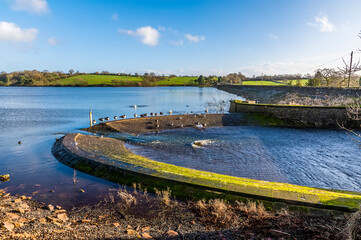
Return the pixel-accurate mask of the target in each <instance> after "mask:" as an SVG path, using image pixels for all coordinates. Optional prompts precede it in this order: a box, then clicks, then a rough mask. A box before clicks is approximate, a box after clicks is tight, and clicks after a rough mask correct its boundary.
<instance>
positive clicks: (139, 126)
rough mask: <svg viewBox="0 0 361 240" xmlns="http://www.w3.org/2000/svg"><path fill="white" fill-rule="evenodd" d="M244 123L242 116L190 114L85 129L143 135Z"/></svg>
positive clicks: (123, 121) (141, 119) (112, 123)
mask: <svg viewBox="0 0 361 240" xmlns="http://www.w3.org/2000/svg"><path fill="white" fill-rule="evenodd" d="M241 123H244V117H243V115H242V114H188V115H168V116H157V117H140V118H130V119H124V120H117V121H109V122H105V123H100V124H97V125H94V126H92V127H89V128H86V129H84V130H85V131H88V132H125V133H129V134H141V133H148V132H156V131H162V130H168V129H177V128H185V127H197V126H198V127H199V128H202V127H221V126H235V125H239V124H241Z"/></svg>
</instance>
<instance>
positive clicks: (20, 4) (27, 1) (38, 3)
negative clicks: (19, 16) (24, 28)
mask: <svg viewBox="0 0 361 240" xmlns="http://www.w3.org/2000/svg"><path fill="white" fill-rule="evenodd" d="M13 2H14V3H13V7H12V8H13V9H14V10H16V11H26V12H29V13H36V14H41V13H46V12H49V11H50V8H49V4H48V2H47V1H46V0H13Z"/></svg>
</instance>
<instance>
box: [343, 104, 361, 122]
mask: <svg viewBox="0 0 361 240" xmlns="http://www.w3.org/2000/svg"><path fill="white" fill-rule="evenodd" d="M346 109H347V115H348V117H349V118H350V119H352V120H355V121H359V120H361V103H357V102H355V103H354V104H351V105H350V106H348V107H347V108H346Z"/></svg>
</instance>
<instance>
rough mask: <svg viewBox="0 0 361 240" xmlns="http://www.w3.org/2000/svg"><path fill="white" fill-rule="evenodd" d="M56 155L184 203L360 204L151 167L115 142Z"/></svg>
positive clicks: (86, 139)
mask: <svg viewBox="0 0 361 240" xmlns="http://www.w3.org/2000/svg"><path fill="white" fill-rule="evenodd" d="M52 152H53V154H54V155H55V156H56V157H57V159H58V160H59V161H61V162H63V163H64V164H66V165H69V166H71V167H74V168H76V169H78V170H81V171H83V172H86V173H89V174H93V175H95V176H98V177H102V178H104V179H107V180H111V181H114V182H118V183H127V184H132V183H142V185H144V186H146V187H157V188H166V187H170V188H171V189H172V191H173V193H174V194H175V195H176V196H179V197H181V198H189V197H191V198H193V199H200V198H209V197H222V198H226V199H231V200H232V199H233V200H235V199H238V200H246V199H248V198H252V199H258V200H261V201H262V202H264V203H265V205H266V206H267V207H269V208H273V209H276V208H279V207H280V206H281V207H286V208H287V207H288V208H292V209H298V210H300V209H301V210H305V211H309V209H313V208H317V209H323V210H325V209H327V211H354V210H357V209H358V208H359V205H360V203H361V195H360V194H358V193H353V192H346V191H336V190H326V189H317V188H311V187H303V186H297V185H292V184H287V183H277V182H267V181H260V180H253V179H247V178H240V177H233V176H227V175H222V174H216V173H211V172H205V171H199V170H195V169H189V168H184V167H179V166H175V165H171V164H166V163H161V162H157V161H153V160H151V159H148V158H145V157H142V156H139V155H136V154H133V153H132V152H130V151H128V150H127V149H126V148H125V147H124V143H123V142H122V141H120V140H117V139H113V138H106V137H95V136H89V135H82V134H68V135H66V136H65V137H63V138H62V139H60V140H58V141H57V142H56V143H55V144H54V146H53V149H52ZM305 207H306V208H305Z"/></svg>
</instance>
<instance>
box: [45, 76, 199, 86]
mask: <svg viewBox="0 0 361 240" xmlns="http://www.w3.org/2000/svg"><path fill="white" fill-rule="evenodd" d="M195 79H196V77H172V78H169V79H165V80H161V81H157V82H155V83H151V86H185V85H194V80H195ZM142 83H143V79H142V77H131V76H117V75H77V76H73V77H69V78H64V79H61V80H57V81H54V82H50V83H49V84H50V85H52V86H142Z"/></svg>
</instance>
